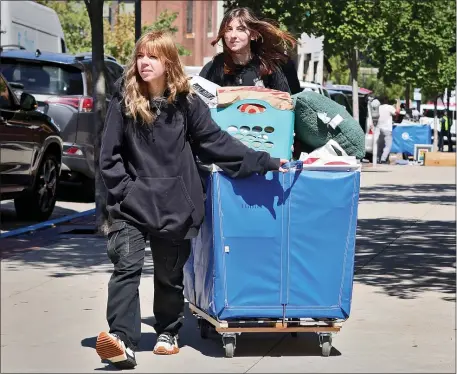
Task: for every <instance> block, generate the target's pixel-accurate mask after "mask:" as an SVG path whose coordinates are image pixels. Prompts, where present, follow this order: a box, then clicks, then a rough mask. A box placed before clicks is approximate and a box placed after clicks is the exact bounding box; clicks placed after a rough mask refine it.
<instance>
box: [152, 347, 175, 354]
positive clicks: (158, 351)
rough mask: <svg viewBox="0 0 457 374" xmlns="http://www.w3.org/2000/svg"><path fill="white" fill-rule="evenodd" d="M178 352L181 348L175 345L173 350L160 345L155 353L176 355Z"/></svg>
mask: <svg viewBox="0 0 457 374" xmlns="http://www.w3.org/2000/svg"><path fill="white" fill-rule="evenodd" d="M176 353H179V348H178V347H173V349H172V350H171V351H169V350H168V349H166V348H164V347H158V348H156V349H154V354H156V355H166V356H168V355H175V354H176Z"/></svg>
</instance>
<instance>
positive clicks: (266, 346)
mask: <svg viewBox="0 0 457 374" xmlns="http://www.w3.org/2000/svg"><path fill="white" fill-rule="evenodd" d="M184 311H185V313H184V323H183V327H182V328H181V330H180V333H179V346H180V347H181V348H184V349H186V347H190V348H192V349H194V350H196V351H198V352H200V353H202V354H203V355H205V356H208V357H215V358H219V357H225V350H224V347H223V345H222V337H221V335H220V334H218V333H217V332H216V331H215V330H213V331H212V332H211V333H210V336H209V337H208V338H207V339H203V338H201V336H200V330H199V329H198V324H197V318H195V317H194V316H193V315H192V313H191V312H190V310H189V308H188V305H187V303H186V306H185V308H184ZM142 323H143V324H147V325H149V326H152V327H154V323H155V318H154V316H151V317H144V318H142ZM156 339H157V336H156V334H155V333H154V332H146V333H142V334H141V341H140V344H139V347H138V349H137V352H152V351H153V349H154V345H155V343H156ZM96 340H97V337H96V336H93V337H90V338H85V339H83V340H82V341H81V346H83V347H87V348H92V349H94V354H96V353H95V343H96ZM334 343H335V342H334ZM321 355H322V352H321V348H320V346H319V338H318V336H317V334H315V333H300V334H299V335H298V337H297V338H294V337H292V336H291V335H290V334H289V333H242V334H241V335H238V336H237V339H236V351H235V357H264V356H267V357H283V356H321ZM340 355H341V352H340V351H339V350H338V349H337V348H335V347H333V348H332V351H331V356H340ZM106 368H109V370H111V369H112V367H110V366H109V365H108V366H106V367H104V368H98V369H95V370H104V369H106Z"/></svg>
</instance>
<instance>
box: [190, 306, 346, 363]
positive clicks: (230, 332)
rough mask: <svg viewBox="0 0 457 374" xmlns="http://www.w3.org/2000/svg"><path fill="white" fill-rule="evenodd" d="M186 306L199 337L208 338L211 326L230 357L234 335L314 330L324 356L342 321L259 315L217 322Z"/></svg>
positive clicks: (294, 333)
mask: <svg viewBox="0 0 457 374" xmlns="http://www.w3.org/2000/svg"><path fill="white" fill-rule="evenodd" d="M189 309H190V311H191V312H192V313H193V314H194V315H195V316H196V317H197V318H198V320H199V327H200V335H201V337H202V338H204V339H206V338H207V337H208V335H209V331H210V328H211V326H212V327H214V329H215V331H216V332H218V333H219V334H221V335H222V344H223V346H224V348H225V356H226V357H233V356H234V354H235V348H236V335H237V334H238V335H239V334H241V333H243V332H286V333H291V334H292V336H297V334H298V333H299V332H314V333H317V334H318V336H319V345H320V347H321V348H322V355H323V356H325V357H328V356H330V352H331V349H332V336H333V334H336V333H338V332H339V331H340V330H341V327H342V326H343V322H344V320H333V319H328V320H325V319H320V320H317V319H312V318H294V319H286V318H283V319H282V320H277V319H271V318H263V319H261V318H259V319H253V320H230V321H224V320H222V321H220V320H217V319H215V318H214V317H212V316H210V315H209V314H208V313H206V312H204V311H203V310H201V309H200V308H198V307H197V306H195V305H193V304H191V303H189Z"/></svg>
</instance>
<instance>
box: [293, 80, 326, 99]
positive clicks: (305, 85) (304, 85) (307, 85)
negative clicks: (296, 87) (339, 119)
mask: <svg viewBox="0 0 457 374" xmlns="http://www.w3.org/2000/svg"><path fill="white" fill-rule="evenodd" d="M300 88H301V89H302V90H303V91H314V92H317V93H319V94H321V95H324V96H326V97H328V98H330V94H329V93H328V91H327V89H326V88H325V87H324V86H322V85H321V84H320V83H315V82H305V81H300Z"/></svg>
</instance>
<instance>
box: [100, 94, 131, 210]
mask: <svg viewBox="0 0 457 374" xmlns="http://www.w3.org/2000/svg"><path fill="white" fill-rule="evenodd" d="M123 128H124V120H123V115H122V111H121V103H120V98H119V97H118V96H117V95H115V96H113V98H112V99H111V102H110V105H109V108H108V112H107V114H106V119H105V129H104V131H103V136H102V142H101V149H100V173H101V175H102V178H103V182H104V183H105V186H106V188H107V189H108V192H109V193H110V194H111V195H112V196H113V197H114V199H115V200H116V201H122V200H123V199H124V197H125V192H126V191H127V190H128V188H127V185H128V184H129V183H133V181H132V179H131V178H130V176H129V175H128V174H127V172H126V170H125V167H124V161H123V159H122V156H121V149H122V141H123V137H124V130H123Z"/></svg>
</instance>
